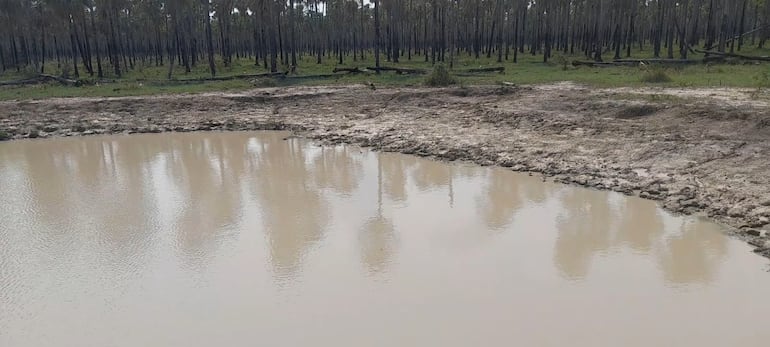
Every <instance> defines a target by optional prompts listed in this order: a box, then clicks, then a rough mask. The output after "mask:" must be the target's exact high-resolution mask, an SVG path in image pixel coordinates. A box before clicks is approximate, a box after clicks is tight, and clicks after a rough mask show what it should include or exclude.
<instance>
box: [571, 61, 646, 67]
mask: <svg viewBox="0 0 770 347" xmlns="http://www.w3.org/2000/svg"><path fill="white" fill-rule="evenodd" d="M623 65H626V66H628V65H632V64H628V63H612V62H599V61H580V60H573V61H572V66H588V67H615V66H623Z"/></svg>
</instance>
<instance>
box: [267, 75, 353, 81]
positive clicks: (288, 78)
mask: <svg viewBox="0 0 770 347" xmlns="http://www.w3.org/2000/svg"><path fill="white" fill-rule="evenodd" d="M337 77H340V75H335V74H319V75H302V76H285V77H281V78H280V79H282V80H288V81H291V80H309V79H316V78H317V79H322V78H337Z"/></svg>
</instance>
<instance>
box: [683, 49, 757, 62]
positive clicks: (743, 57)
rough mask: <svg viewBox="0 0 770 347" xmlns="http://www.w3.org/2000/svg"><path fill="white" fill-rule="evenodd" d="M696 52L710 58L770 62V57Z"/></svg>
mask: <svg viewBox="0 0 770 347" xmlns="http://www.w3.org/2000/svg"><path fill="white" fill-rule="evenodd" d="M695 51H696V52H698V53H702V54H705V55H706V57H708V56H718V57H730V58H738V59H743V60H755V61H770V57H762V56H752V55H743V54H736V53H726V52H715V51H704V50H701V49H696V50H695Z"/></svg>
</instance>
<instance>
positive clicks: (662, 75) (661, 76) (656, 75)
mask: <svg viewBox="0 0 770 347" xmlns="http://www.w3.org/2000/svg"><path fill="white" fill-rule="evenodd" d="M671 81H672V80H671V76H669V75H668V74H667V73H666V70H663V69H652V70H649V71H645V72H644V73H643V74H642V82H644V83H668V82H671Z"/></svg>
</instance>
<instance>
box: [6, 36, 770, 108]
mask: <svg viewBox="0 0 770 347" xmlns="http://www.w3.org/2000/svg"><path fill="white" fill-rule="evenodd" d="M741 53H742V54H748V55H770V49H765V50H757V49H754V48H752V49H744V50H743V51H742V52H741ZM650 55H651V51H649V50H647V51H644V52H633V55H632V56H633V57H642V58H647V57H649V56H650ZM697 56H698V57H700V55H697ZM611 57H612V54H611V53H610V54H606V55H605V59H606V60H609V59H610V58H611ZM694 57H695V56H694ZM511 58H512V57H511ZM447 59H449V56H447ZM454 60H455V61H454V64H453V65H454V66H453V67H452V69H451V70H450V72H451V73H457V72H461V71H462V70H464V69H468V68H478V67H493V66H501V65H502V66H504V67H505V73H502V74H500V73H490V74H483V75H478V76H472V77H457V79H458V82H459V83H460V84H462V85H474V84H499V83H501V82H512V83H517V84H538V83H553V82H562V81H572V82H576V83H582V84H587V85H592V86H597V87H619V86H644V85H655V86H661V87H717V86H727V87H750V88H759V87H761V86H760V85H759V84H762V85H763V86H764V85H765V84H767V82H766V81H759V80H758V79H757V76H758V75H763V74H766V73H768V71H770V65H768V64H767V63H764V64H735V65H731V64H721V65H704V64H698V65H688V66H682V67H677V68H667V69H666V70H665V74H666V75H667V76H669V77H670V79H671V80H670V81H668V82H661V83H654V84H650V83H645V82H643V80H644V78H643V77H644V76H645V74H647V73H649V72H648V71H649V69H650V68H649V67H645V68H639V67H609V68H590V67H574V66H572V65H571V62H572V61H574V60H586V58H585V57H583V56H582V55H575V56H570V55H561V54H557V56H555V57H554V59H552V60H551V62H549V63H547V64H544V63H543V62H542V56H541V55H537V56H532V55H530V54H520V55H519V62H518V63H516V64H514V63H513V62H512V60H509V61H504V62H503V63H497V61H496V57H495V56H494V55H493V57H492V58H489V59H488V58H486V57H485V56H482V57H481V58H480V59H474V58H472V57H470V56H468V55H467V54H461V55H459V56H456V57H455V59H454ZM137 63H138V64H139V65H138V66H136V67H135V68H134V69H133V70H128V71H126V72H125V73H124V75H123V76H122V78H120V79H117V78H116V77H115V76H114V75H112V74H110V73H108V74H107V76H105V79H106V80H107V82H98V81H96V80H95V79H92V78H90V77H89V76H87V75H84V71H83V70H82V69H81V71H80V73H81V76H80V77H81V79H84V80H87V81H88V82H89V83H92V85H86V86H83V87H79V88H78V87H65V86H60V85H57V84H43V85H34V86H24V87H0V100H8V99H40V98H49V97H71V96H127V95H152V94H170V93H199V92H209V91H238V90H245V89H249V88H254V87H255V86H272V85H275V86H286V85H330V84H331V85H334V84H354V83H367V84H374V85H380V86H419V85H424V84H425V82H426V76H419V75H398V74H395V73H393V72H383V73H382V74H380V75H374V74H358V75H344V74H343V75H341V76H339V77H334V78H319V79H301V80H292V79H287V80H275V81H274V82H267V81H264V80H259V81H251V80H245V79H244V80H230V81H209V82H189V81H187V82H182V81H179V80H191V79H198V78H205V77H209V76H210V74H209V72H208V67H207V64H205V62H199V64H198V65H197V66H195V67H193V68H192V71H190V72H189V73H186V72H185V71H184V68H183V67H181V66H179V65H175V67H174V74H173V79H174V80H171V81H169V80H167V79H166V74H167V72H168V66H154V64H147V65H142V64H141V63H139V62H137ZM166 63H168V62H166ZM373 65H374V58H373V56H372V54H371V53H370V52H367V54H366V59H365V60H363V61H361V60H360V59H359V60H358V61H353V59H352V56H348V57H346V58H345V63H344V64H343V65H337V59H336V58H335V57H323V59H322V64H316V58H315V57H314V56H303V57H300V61H299V63H298V67H297V70H296V74H297V75H298V76H303V75H318V74H330V73H331V71H332V70H333V69H334V68H335V67H337V66H345V67H368V66H373ZM382 65H384V66H399V67H406V68H419V69H424V70H427V71H431V70H432V69H433V67H432V66H431V64H430V63H426V62H425V61H424V57H423V56H421V55H415V56H413V57H412V60H408V59H407V58H406V56H404V57H402V58H401V59H400V62H399V63H398V64H393V63H391V62H387V61H385V59H384V57H383V61H382ZM445 65H446V66H447V67H449V61H447V62H446V63H445ZM65 69H68V70H69V71H72V68H71V67H70V68H65ZM280 70H282V71H285V70H286V68H285V67H281V68H280ZM46 72H47V73H50V74H57V75H58V74H60V73H61V69H57V67H56V65H55V63H54V64H51V63H49V64H48V65H47V66H46ZM263 72H266V70H265V69H264V68H263V67H262V66H255V65H254V61H253V60H250V59H246V58H244V59H236V60H234V62H233V64H232V66H229V67H224V66H223V64H222V63H221V61H218V62H217V76H232V75H239V74H254V73H263ZM34 74H35V72H34V71H32V68H30V69H28V70H27V71H20V72H16V71H15V70H14V71H6V73H4V74H0V80H3V81H7V80H15V79H20V78H25V77H29V76H32V75H34Z"/></svg>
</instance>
